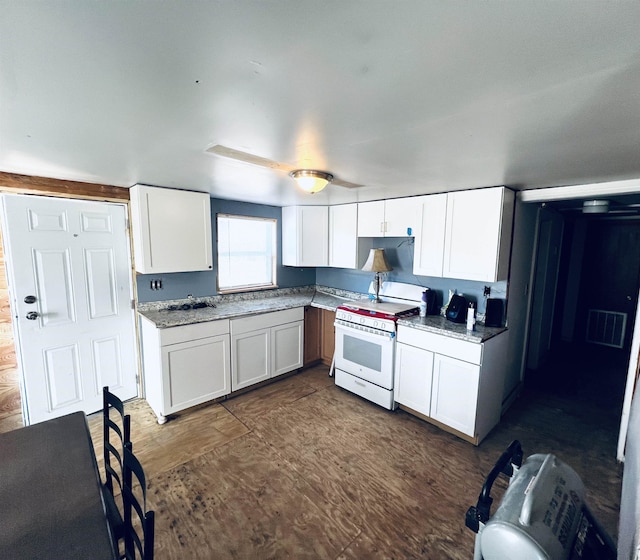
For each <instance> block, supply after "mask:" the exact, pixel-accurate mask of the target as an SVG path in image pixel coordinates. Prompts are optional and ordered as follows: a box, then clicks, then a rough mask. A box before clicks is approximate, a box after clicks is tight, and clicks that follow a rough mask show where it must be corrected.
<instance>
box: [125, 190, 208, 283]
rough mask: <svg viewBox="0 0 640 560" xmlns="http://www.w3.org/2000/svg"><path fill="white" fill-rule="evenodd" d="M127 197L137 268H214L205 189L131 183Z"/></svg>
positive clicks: (147, 270) (146, 271)
mask: <svg viewBox="0 0 640 560" xmlns="http://www.w3.org/2000/svg"><path fill="white" fill-rule="evenodd" d="M130 197H131V226H132V228H131V229H132V234H133V247H134V254H135V267H136V271H137V272H141V273H143V274H158V273H165V272H190V271H196V270H210V269H212V268H213V253H212V237H211V202H210V199H209V194H208V193H201V192H192V191H183V190H177V189H164V188H158V187H150V186H146V185H134V186H133V187H131V189H130Z"/></svg>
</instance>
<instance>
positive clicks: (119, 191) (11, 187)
mask: <svg viewBox="0 0 640 560" xmlns="http://www.w3.org/2000/svg"><path fill="white" fill-rule="evenodd" d="M0 191H3V192H14V193H37V194H49V195H53V196H61V197H68V198H91V199H99V200H129V189H127V188H125V187H114V186H112V185H101V184H98V183H83V182H80V181H66V180H64V179H50V178H48V177H33V176H30V175H19V174H17V173H5V172H1V171H0Z"/></svg>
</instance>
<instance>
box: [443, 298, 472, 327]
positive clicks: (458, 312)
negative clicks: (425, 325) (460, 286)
mask: <svg viewBox="0 0 640 560" xmlns="http://www.w3.org/2000/svg"><path fill="white" fill-rule="evenodd" d="M468 307H469V303H468V302H467V298H466V297H464V296H461V295H458V294H453V295H452V296H451V301H450V302H449V305H448V306H447V312H446V317H447V319H449V321H453V322H454V323H466V321H467V308H468Z"/></svg>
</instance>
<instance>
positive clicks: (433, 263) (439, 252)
mask: <svg viewBox="0 0 640 560" xmlns="http://www.w3.org/2000/svg"><path fill="white" fill-rule="evenodd" d="M415 203H416V208H417V212H418V226H417V231H416V233H415V236H416V239H415V247H414V256H413V273H414V274H418V275H421V276H433V277H436V278H440V277H442V263H443V261H444V236H445V228H446V220H447V194H446V193H443V194H433V195H428V196H419V197H417V198H416V201H415Z"/></svg>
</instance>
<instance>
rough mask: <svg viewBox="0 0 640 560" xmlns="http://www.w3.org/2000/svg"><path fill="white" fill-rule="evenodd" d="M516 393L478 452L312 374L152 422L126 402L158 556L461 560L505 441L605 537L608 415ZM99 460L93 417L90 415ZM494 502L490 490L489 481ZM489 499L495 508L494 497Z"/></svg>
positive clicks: (610, 491)
mask: <svg viewBox="0 0 640 560" xmlns="http://www.w3.org/2000/svg"><path fill="white" fill-rule="evenodd" d="M597 408H598V407H596V409H586V408H584V407H582V408H581V407H575V406H572V405H567V403H566V402H565V401H563V400H562V399H561V398H555V397H554V398H552V397H540V396H539V395H531V396H529V397H524V398H521V399H520V400H519V401H518V402H517V403H516V404H515V405H514V406H513V407H512V408H511V410H510V411H509V412H508V413H507V414H506V415H505V417H504V418H503V420H502V422H501V423H500V425H499V426H498V427H497V428H496V429H495V430H494V431H493V432H492V433H491V434H490V435H489V437H488V438H487V439H486V440H485V441H484V442H483V443H482V444H481V445H480V446H479V447H474V446H472V445H470V444H468V443H466V442H464V441H462V440H460V439H458V438H456V437H455V436H452V435H449V434H447V433H445V432H443V431H441V430H439V429H438V428H435V427H433V426H431V425H430V424H428V423H425V422H423V421H421V420H418V419H416V418H414V417H412V416H410V415H409V414H406V413H404V412H402V411H396V412H389V411H386V410H383V409H382V408H379V407H377V406H375V405H373V404H371V403H368V402H366V401H364V400H362V399H360V398H358V397H356V396H354V395H351V394H350V393H347V392H345V391H343V390H341V389H339V388H337V387H336V386H335V385H334V384H333V379H332V378H329V377H328V376H327V368H326V367H324V366H320V367H317V368H312V369H310V370H307V371H304V372H302V373H300V374H297V375H294V376H292V377H289V378H286V379H283V380H281V381H278V382H276V383H274V384H272V385H269V386H265V387H262V388H259V389H257V390H255V391H252V392H249V393H245V394H243V395H240V396H237V397H234V398H231V399H229V400H227V401H224V402H222V403H220V404H213V405H209V406H203V407H200V408H196V409H192V410H189V411H186V412H184V413H183V414H180V415H176V416H174V417H172V418H171V419H170V420H169V421H168V422H167V423H166V424H165V425H164V426H159V425H158V424H157V423H156V420H155V416H154V415H153V413H152V412H151V410H150V409H149V408H148V406H147V405H146V403H145V402H144V401H140V400H138V401H133V402H129V403H127V404H126V409H127V411H128V412H129V413H130V414H131V416H132V440H133V442H134V451H135V452H136V454H137V455H138V457H139V458H140V460H141V461H142V463H143V465H144V467H145V471H146V473H147V476H148V481H149V491H150V494H149V496H150V504H149V505H150V507H151V508H153V509H154V510H155V511H156V555H157V558H158V559H159V560H163V559H174V558H175V559H181V560H184V559H191V558H194V559H196V558H202V559H207V560H210V559H227V558H233V559H267V558H272V559H285V558H292V559H306V558H308V559H316V558H317V559H320V558H327V559H356V558H358V559H375V558H395V559H409V558H427V559H439V558H443V559H444V558H446V559H465V560H468V559H469V558H471V557H472V555H473V537H474V534H473V533H472V532H471V531H470V530H468V529H466V528H465V526H464V516H465V512H466V510H467V508H468V507H469V506H470V505H472V504H475V501H476V499H477V496H478V493H479V492H480V488H481V486H482V483H483V480H484V477H485V476H486V474H487V473H488V472H489V470H490V469H491V467H492V466H493V463H494V462H495V461H496V459H497V458H498V456H499V455H500V454H501V453H502V451H503V450H504V449H505V448H506V446H507V445H508V444H509V443H510V442H511V440H513V439H519V440H520V441H521V442H522V445H523V449H524V452H525V456H527V455H530V454H533V453H547V452H552V453H555V454H556V455H558V457H559V458H560V459H561V460H564V461H566V462H567V463H569V464H570V465H571V466H572V467H573V468H574V469H575V470H576V471H577V472H578V474H579V475H580V476H581V477H582V479H583V481H584V482H585V484H586V486H587V489H588V500H589V503H590V505H591V509H592V510H593V511H594V513H595V515H596V517H597V518H598V519H599V520H600V522H601V523H602V524H603V525H604V527H605V528H606V529H607V530H608V531H609V533H610V534H611V535H612V536H613V537H614V538H615V537H616V536H617V521H618V511H619V498H620V486H621V469H620V467H619V466H618V464H617V463H616V461H615V445H616V436H617V421H618V418H619V415H618V416H617V417H616V413H615V411H613V412H612V411H609V410H597ZM90 426H91V429H92V435H93V438H94V442H95V444H96V452H97V455H98V457H99V458H100V457H101V454H102V450H101V444H100V440H101V438H102V434H101V416H100V415H99V414H98V415H93V416H92V417H90ZM494 488H495V489H496V492H494V495H495V496H497V497H498V498H499V495H500V494H499V493H498V492H499V489H500V488H504V484H496V485H495V486H494ZM497 502H498V499H496V502H495V503H497Z"/></svg>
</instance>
